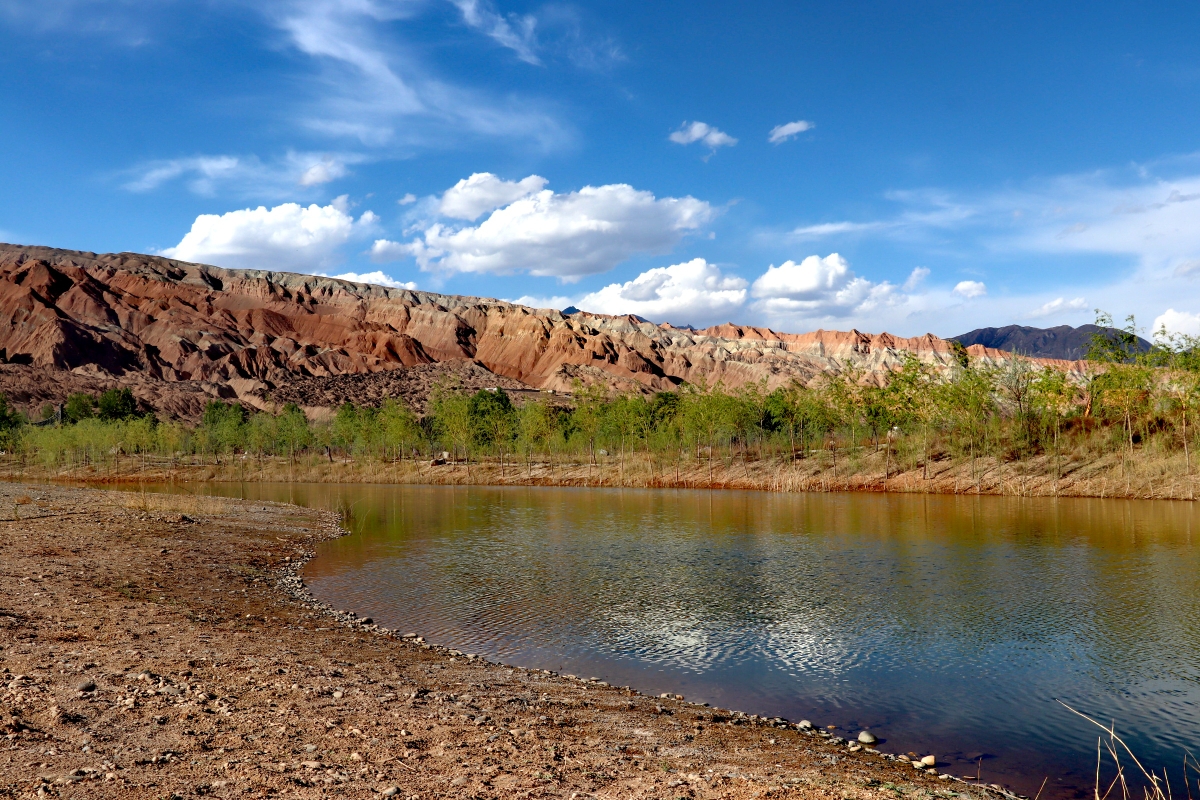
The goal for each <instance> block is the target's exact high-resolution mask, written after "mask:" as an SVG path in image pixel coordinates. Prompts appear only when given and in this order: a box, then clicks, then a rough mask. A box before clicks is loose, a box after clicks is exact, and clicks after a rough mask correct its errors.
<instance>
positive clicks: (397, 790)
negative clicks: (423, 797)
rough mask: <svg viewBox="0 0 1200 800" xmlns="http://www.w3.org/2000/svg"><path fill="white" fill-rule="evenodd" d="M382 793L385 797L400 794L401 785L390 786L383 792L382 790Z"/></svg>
mask: <svg viewBox="0 0 1200 800" xmlns="http://www.w3.org/2000/svg"><path fill="white" fill-rule="evenodd" d="M380 794H381V795H383V796H384V797H395V796H396V795H398V794H400V787H399V786H389V787H388V788H386V789H384V790H383V791H382V792H380Z"/></svg>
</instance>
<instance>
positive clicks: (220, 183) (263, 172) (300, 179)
mask: <svg viewBox="0 0 1200 800" xmlns="http://www.w3.org/2000/svg"><path fill="white" fill-rule="evenodd" d="M364 160H365V157H364V156H362V155H361V154H358V153H297V152H289V153H287V154H285V155H284V156H283V157H281V158H278V159H275V160H273V161H270V162H264V161H262V160H261V159H259V158H258V157H257V156H242V155H200V156H189V157H185V158H170V159H160V160H154V161H147V162H144V163H142V164H138V165H136V166H134V167H131V168H130V169H127V170H125V171H124V172H123V173H121V174H120V176H119V177H120V179H121V180H122V183H121V187H122V188H123V189H126V190H127V191H131V192H149V191H153V190H154V189H158V188H159V187H161V186H163V185H166V184H169V183H173V182H175V181H182V182H183V184H184V185H185V186H187V188H188V189H189V190H190V191H192V192H194V193H195V194H199V195H205V196H212V195H215V194H217V193H218V192H228V193H230V194H232V195H234V196H244V197H270V198H284V197H294V196H295V195H296V194H297V191H298V190H304V189H311V188H312V187H316V186H322V185H324V184H327V183H331V182H333V181H336V180H338V179H339V178H342V177H344V176H345V175H346V174H347V173H348V171H349V170H348V168H347V165H349V164H355V163H361V162H362V161H364Z"/></svg>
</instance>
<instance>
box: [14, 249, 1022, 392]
mask: <svg viewBox="0 0 1200 800" xmlns="http://www.w3.org/2000/svg"><path fill="white" fill-rule="evenodd" d="M906 352H908V353H914V354H916V355H917V356H918V357H919V358H921V359H922V360H925V361H927V362H930V363H934V364H941V365H947V364H950V363H952V361H953V360H954V353H953V349H952V346H951V344H950V343H949V342H947V341H945V340H943V339H940V338H938V337H936V336H933V335H931V334H926V335H925V336H921V337H917V338H911V339H904V338H899V337H894V336H891V335H889V334H886V333H883V334H878V335H873V334H865V333H860V332H858V331H853V330H852V331H849V332H837V331H816V332H813V333H805V334H788V333H777V332H775V331H772V330H770V329H767V328H752V327H741V326H736V325H732V324H726V325H718V326H715V327H712V328H707V329H705V330H691V329H681V328H674V327H671V326H669V325H654V324H652V323H649V322H644V321H641V320H639V319H638V318H636V317H628V316H627V317H611V316H604V315H598V314H588V313H577V314H572V315H569V316H565V315H563V314H562V313H560V312H558V311H555V310H548V309H533V308H527V307H525V306H520V305H515V304H513V303H507V302H504V301H500V300H490V299H484V298H478V297H460V296H451V295H440V294H433V293H430V292H419V291H409V290H405V289H390V288H386V287H382V286H374V285H368V284H361V283H351V282H348V281H343V280H337V279H333V278H321V277H314V276H311V275H296V274H292V273H286V272H272V271H267V270H229V269H221V268H218V267H211V266H205V265H202V264H190V263H185V262H180V261H172V260H170V259H166V258H158V257H155V256H145V255H137V254H133V253H115V254H108V255H97V254H95V253H84V252H76V251H69V250H56V249H51V248H45V247H22V246H16V245H3V244H0V361H3V362H5V363H7V364H9V365H27V366H28V367H32V368H36V369H35V370H34V372H35V374H36V373H38V372H41V373H42V374H43V375H44V376H45V380H47V381H51V382H52V381H53V380H59V381H60V382H61V378H60V377H53V376H52V375H51V372H52V371H53V372H56V373H57V372H61V371H70V372H72V373H73V374H75V375H77V376H89V377H90V379H92V380H93V381H99V382H100V383H102V384H105V385H108V384H113V385H115V384H116V383H118V382H119V383H122V384H125V385H131V386H133V387H134V390H135V394H138V395H139V397H142V398H143V399H144V400H145V401H146V402H147V403H148V404H150V405H155V406H156V407H164V408H167V409H168V410H173V411H175V412H177V413H181V414H183V415H185V416H193V415H194V414H195V412H196V409H197V408H198V407H199V406H198V403H199V399H198V398H203V397H210V396H220V397H229V398H232V397H238V398H241V399H243V400H245V401H247V402H251V403H254V404H256V405H262V404H263V402H264V401H263V400H262V396H263V394H264V392H270V390H272V389H273V388H276V387H280V386H284V385H288V384H289V383H291V382H294V381H296V380H298V379H302V378H309V377H320V376H333V375H344V374H357V373H373V372H380V371H383V370H391V369H395V368H399V367H411V366H414V365H418V364H429V363H434V362H444V361H451V360H460V359H469V360H473V361H475V362H478V363H479V364H482V365H483V366H484V367H486V368H487V369H489V370H491V371H492V372H494V373H496V374H497V375H501V376H504V377H506V378H509V379H513V380H516V381H520V382H521V383H523V384H526V385H529V386H532V387H536V388H543V389H556V390H569V389H570V388H571V386H572V385H573V383H574V381H576V380H583V381H584V382H589V383H590V382H593V381H601V382H603V383H605V384H608V385H613V386H623V387H627V388H639V387H640V388H643V389H646V390H662V389H671V388H674V387H676V386H678V385H679V384H681V383H682V382H684V381H688V382H696V381H699V380H705V381H707V382H708V383H709V384H712V383H715V382H716V381H723V382H724V383H725V384H726V385H728V386H742V385H745V384H748V383H752V382H757V381H760V380H763V379H765V380H766V382H767V386H768V387H769V388H773V387H775V386H778V385H781V384H784V383H787V382H789V381H791V380H792V379H793V378H796V379H799V380H801V381H805V382H807V381H809V380H811V379H812V378H813V377H814V376H816V375H817V374H819V373H821V372H825V371H829V370H835V371H836V370H843V369H846V368H848V367H853V368H857V369H861V370H863V371H865V372H867V373H876V374H879V373H882V372H883V371H885V370H887V369H889V368H890V367H892V366H894V365H896V364H898V363H899V362H900V360H901V359H902V357H903V354H904V353H906ZM971 352H972V353H973V354H974V355H978V356H982V357H985V358H999V357H1002V355H1003V354H1002V353H1001V352H1000V351H990V350H985V349H984V348H980V347H975V348H972V349H971ZM7 374H14V373H13V369H12V368H9V369H8V370H7ZM35 380H36V379H35ZM68 383H69V381H68ZM64 385H65V384H64ZM173 387H174V388H177V389H178V392H174V393H175V394H179V393H180V392H182V393H183V394H185V395H187V396H189V397H192V400H189V401H188V402H183V401H178V402H175V403H174V406H176V407H175V408H173V409H172V408H171V407H172V403H170V402H166V401H164V400H163V398H164V397H165V396H166V395H169V394H172V393H173V391H172V389H173ZM36 400H38V397H37V395H36V392H35V393H34V394H33V395H30V399H29V402H34V401H36Z"/></svg>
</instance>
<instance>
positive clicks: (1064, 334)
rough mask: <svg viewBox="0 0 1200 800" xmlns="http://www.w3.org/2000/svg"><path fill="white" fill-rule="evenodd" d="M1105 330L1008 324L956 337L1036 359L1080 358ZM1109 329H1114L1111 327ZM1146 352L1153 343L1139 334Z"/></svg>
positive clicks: (955, 337) (960, 340) (1139, 342)
mask: <svg viewBox="0 0 1200 800" xmlns="http://www.w3.org/2000/svg"><path fill="white" fill-rule="evenodd" d="M1104 330H1105V329H1104V328H1101V327H1099V326H1098V325H1080V326H1079V327H1078V328H1072V327H1071V326H1070V325H1059V326H1058V327H1056V328H1031V327H1028V326H1026V325H1006V326H1005V327H1003V328H979V329H977V330H973V331H971V332H970V333H964V334H963V335H961V336H952V337H950V338H951V339H954V340H956V341H958V342H960V343H962V345H963V347H970V346H971V345H973V344H981V345H983V346H984V347H994V348H996V349H997V350H1007V351H1008V352H1010V353H1020V354H1021V355H1023V356H1033V357H1034V358H1062V359H1066V360H1068V361H1078V360H1080V359H1082V358H1084V357H1085V356H1086V355H1087V351H1088V345H1090V344H1091V342H1092V336H1093V335H1094V334H1097V333H1102V332H1103V331H1104ZM1108 330H1112V329H1111V328H1110V329H1108ZM1138 346H1139V347H1140V348H1141V350H1142V352H1145V351H1147V350H1149V349H1150V343H1149V342H1148V341H1146V340H1145V339H1143V338H1141V337H1140V336H1139V337H1138Z"/></svg>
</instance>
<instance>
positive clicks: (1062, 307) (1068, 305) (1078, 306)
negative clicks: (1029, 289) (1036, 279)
mask: <svg viewBox="0 0 1200 800" xmlns="http://www.w3.org/2000/svg"><path fill="white" fill-rule="evenodd" d="M1087 308H1088V303H1087V300H1085V299H1083V298H1082V297H1076V298H1075V299H1073V300H1068V299H1066V298H1065V297H1057V298H1055V299H1053V300H1051V301H1050V302H1048V303H1044V304H1042V305H1040V306H1038V307H1037V308H1035V309H1034V310H1033V311H1030V312H1029V313H1028V314H1026V315H1025V317H1026V318H1027V319H1040V318H1042V317H1052V316H1055V315H1057V314H1061V313H1063V312H1064V311H1086V310H1087Z"/></svg>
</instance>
